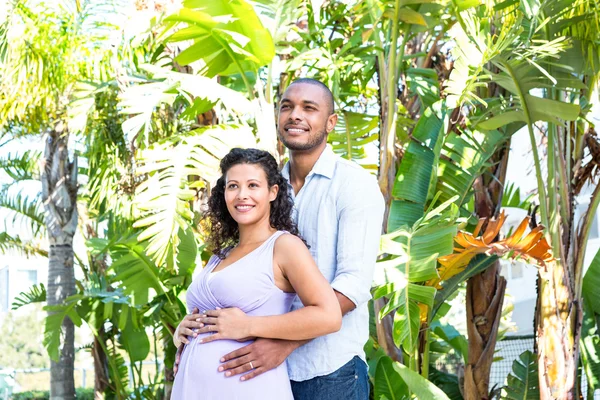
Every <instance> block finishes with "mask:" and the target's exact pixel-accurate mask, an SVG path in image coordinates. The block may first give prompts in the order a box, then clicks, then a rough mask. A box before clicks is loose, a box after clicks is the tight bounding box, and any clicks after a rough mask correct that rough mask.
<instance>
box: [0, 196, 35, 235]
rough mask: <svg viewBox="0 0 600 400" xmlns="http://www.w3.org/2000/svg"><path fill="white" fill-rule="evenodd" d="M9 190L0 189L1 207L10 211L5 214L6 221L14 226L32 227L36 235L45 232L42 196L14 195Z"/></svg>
mask: <svg viewBox="0 0 600 400" xmlns="http://www.w3.org/2000/svg"><path fill="white" fill-rule="evenodd" d="M9 192H10V191H9V190H0V207H2V208H3V209H5V210H7V211H8V213H7V215H5V216H4V220H5V223H6V222H8V223H10V224H11V226H12V227H15V226H19V225H20V226H24V225H25V226H27V227H28V228H30V229H31V232H32V234H33V236H34V237H38V236H39V235H40V234H42V233H43V232H45V229H46V226H45V224H44V211H43V207H42V200H41V197H40V196H39V195H38V196H34V197H30V196H24V195H22V194H21V193H16V194H14V195H12V194H10V193H9ZM11 217H12V218H11Z"/></svg>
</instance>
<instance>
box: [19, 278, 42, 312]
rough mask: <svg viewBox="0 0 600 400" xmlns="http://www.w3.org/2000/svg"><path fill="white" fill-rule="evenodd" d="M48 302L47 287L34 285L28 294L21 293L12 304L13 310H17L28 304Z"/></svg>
mask: <svg viewBox="0 0 600 400" xmlns="http://www.w3.org/2000/svg"><path fill="white" fill-rule="evenodd" d="M44 301H46V287H45V286H44V284H43V283H40V284H39V286H38V285H33V286H32V287H30V288H29V291H28V292H21V293H19V295H18V296H17V297H15V299H14V301H13V303H12V309H13V310H17V309H19V308H21V307H23V306H25V305H27V304H31V303H41V302H44Z"/></svg>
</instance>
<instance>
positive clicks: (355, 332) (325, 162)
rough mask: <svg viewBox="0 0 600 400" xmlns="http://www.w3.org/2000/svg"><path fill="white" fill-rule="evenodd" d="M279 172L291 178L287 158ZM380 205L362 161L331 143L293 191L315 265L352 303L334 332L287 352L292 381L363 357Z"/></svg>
mask: <svg viewBox="0 0 600 400" xmlns="http://www.w3.org/2000/svg"><path fill="white" fill-rule="evenodd" d="M282 174H283V176H285V178H286V179H287V180H288V181H289V179H290V167H289V163H288V164H286V165H285V166H284V168H283V170H282ZM292 195H293V190H292ZM384 208H385V206H384V200H383V196H382V194H381V191H380V190H379V186H378V185H377V181H376V179H375V177H374V176H372V175H371V174H369V173H368V172H367V171H366V170H365V169H363V168H362V167H361V166H360V165H358V164H356V163H353V162H351V161H348V160H344V159H342V158H340V157H338V156H336V155H335V154H334V153H333V151H332V150H331V149H330V148H329V147H327V148H326V149H325V150H324V151H323V153H322V154H321V156H320V157H319V159H318V160H317V162H316V164H315V165H314V167H313V169H312V171H311V172H310V173H309V174H308V175H307V177H306V180H305V182H304V186H303V187H302V189H300V192H298V194H297V195H296V196H294V219H295V221H296V222H297V223H298V229H299V231H300V234H301V235H302V237H303V238H304V239H305V240H306V242H307V243H308V244H309V245H310V253H311V254H312V256H313V258H314V259H315V261H316V263H317V266H318V267H319V269H320V270H321V272H322V273H323V275H325V278H327V280H328V281H329V282H330V283H331V286H332V287H333V288H334V289H335V290H336V291H338V292H340V293H342V294H343V295H345V296H346V297H348V298H349V299H350V300H351V301H352V302H353V303H354V304H355V305H356V308H355V309H354V310H352V311H350V312H349V313H348V314H346V315H344V317H343V319H342V328H341V329H340V330H339V331H338V332H335V333H332V334H330V335H326V336H321V337H318V338H316V339H314V340H312V341H310V342H308V343H307V344H305V345H303V346H301V347H299V348H298V349H296V350H295V351H294V352H293V353H292V354H291V355H290V356H289V357H288V359H287V362H288V370H289V375H290V379H291V380H294V381H305V380H308V379H312V378H314V377H316V376H322V375H327V374H330V373H332V372H334V371H336V370H337V369H339V368H340V367H342V366H343V365H344V364H346V363H347V362H348V361H350V360H351V359H352V358H354V356H359V357H360V358H362V359H363V360H365V354H364V350H363V347H364V345H365V343H366V342H367V340H368V338H369V311H368V307H367V303H368V301H369V299H370V298H371V292H370V289H371V282H372V280H373V270H374V267H375V259H376V257H377V252H378V249H379V237H380V234H381V226H382V221H383V213H384ZM300 307H303V305H302V302H301V301H300V299H299V298H297V297H296V299H295V301H294V304H293V305H292V309H297V308H300Z"/></svg>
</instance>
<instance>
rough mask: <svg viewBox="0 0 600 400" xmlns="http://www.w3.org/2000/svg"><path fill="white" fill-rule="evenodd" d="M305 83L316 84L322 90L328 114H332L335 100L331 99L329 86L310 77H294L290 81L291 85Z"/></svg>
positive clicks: (331, 94)
mask: <svg viewBox="0 0 600 400" xmlns="http://www.w3.org/2000/svg"><path fill="white" fill-rule="evenodd" d="M301 83H304V84H307V85H314V86H317V87H319V88H320V89H321V91H322V92H323V97H324V99H325V101H326V103H327V107H328V112H329V115H331V114H333V113H334V112H335V101H334V100H333V93H331V90H329V88H328V87H327V85H325V84H324V83H323V82H321V81H318V80H316V79H312V78H300V79H296V80H295V81H294V82H292V83H291V84H290V86H292V85H298V84H301Z"/></svg>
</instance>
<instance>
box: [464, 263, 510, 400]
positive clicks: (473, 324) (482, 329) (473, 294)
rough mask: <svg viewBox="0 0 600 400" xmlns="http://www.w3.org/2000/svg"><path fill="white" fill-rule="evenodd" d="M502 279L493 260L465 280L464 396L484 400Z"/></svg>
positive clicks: (503, 287)
mask: <svg viewBox="0 0 600 400" xmlns="http://www.w3.org/2000/svg"><path fill="white" fill-rule="evenodd" d="M505 290H506V279H504V278H503V277H501V276H500V262H499V261H496V262H495V263H494V264H493V265H492V266H491V267H489V268H488V269H487V270H486V271H484V272H482V273H481V274H478V275H475V276H474V277H472V278H471V279H469V280H468V281H467V331H468V336H469V355H468V363H467V366H466V368H465V387H464V398H465V399H466V400H479V399H488V398H489V397H488V395H489V381H490V369H491V367H492V362H493V360H494V350H495V348H496V339H497V336H498V326H499V325H500V319H501V317H502V304H503V302H504V292H505Z"/></svg>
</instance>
